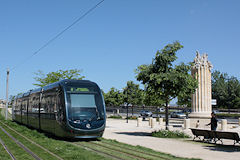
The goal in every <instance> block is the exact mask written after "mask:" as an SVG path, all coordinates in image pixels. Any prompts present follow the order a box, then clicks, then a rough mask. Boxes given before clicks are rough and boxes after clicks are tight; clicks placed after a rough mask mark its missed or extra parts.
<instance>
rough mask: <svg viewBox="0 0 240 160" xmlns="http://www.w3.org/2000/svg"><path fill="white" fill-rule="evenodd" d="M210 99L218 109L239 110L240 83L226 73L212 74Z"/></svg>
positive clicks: (216, 72) (217, 72)
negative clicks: (213, 100) (214, 101)
mask: <svg viewBox="0 0 240 160" xmlns="http://www.w3.org/2000/svg"><path fill="white" fill-rule="evenodd" d="M212 98H213V99H216V100H217V106H218V107H219V108H228V109H240V82H239V80H238V79H237V78H236V77H233V76H231V77H230V76H228V74H227V73H220V72H219V71H214V72H213V73H212Z"/></svg>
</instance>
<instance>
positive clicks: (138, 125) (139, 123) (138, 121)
mask: <svg viewBox="0 0 240 160" xmlns="http://www.w3.org/2000/svg"><path fill="white" fill-rule="evenodd" d="M141 123H142V118H138V119H137V127H140V125H141Z"/></svg>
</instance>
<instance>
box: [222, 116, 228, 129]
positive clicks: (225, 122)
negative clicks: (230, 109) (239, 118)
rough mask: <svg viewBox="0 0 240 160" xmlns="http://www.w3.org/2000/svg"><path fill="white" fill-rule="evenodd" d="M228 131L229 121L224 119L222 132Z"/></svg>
mask: <svg viewBox="0 0 240 160" xmlns="http://www.w3.org/2000/svg"><path fill="white" fill-rule="evenodd" d="M226 130H227V120H226V119H222V131H226Z"/></svg>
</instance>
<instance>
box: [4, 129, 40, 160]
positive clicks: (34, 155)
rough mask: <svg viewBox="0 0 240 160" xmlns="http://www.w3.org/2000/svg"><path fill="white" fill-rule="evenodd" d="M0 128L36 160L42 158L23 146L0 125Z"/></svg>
mask: <svg viewBox="0 0 240 160" xmlns="http://www.w3.org/2000/svg"><path fill="white" fill-rule="evenodd" d="M0 129H1V130H2V131H3V132H4V133H5V134H7V135H8V137H10V138H11V139H12V140H13V141H14V142H15V143H17V144H18V145H19V146H20V147H21V148H22V149H24V150H25V151H26V152H28V153H29V154H30V155H31V156H32V157H33V158H35V159H36V160H42V159H41V158H39V157H38V156H37V155H36V154H35V153H33V152H32V151H31V150H30V149H28V148H27V147H25V146H24V145H23V144H22V143H21V142H19V141H18V140H17V139H15V138H14V137H13V136H12V135H11V134H9V133H8V132H7V131H6V130H5V129H4V128H2V126H0Z"/></svg>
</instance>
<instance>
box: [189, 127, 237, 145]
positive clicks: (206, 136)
mask: <svg viewBox="0 0 240 160" xmlns="http://www.w3.org/2000/svg"><path fill="white" fill-rule="evenodd" d="M190 129H191V131H192V134H193V135H194V138H193V140H195V139H196V138H199V140H201V137H203V139H202V141H203V142H204V141H207V142H211V141H212V140H213V141H214V143H217V141H221V142H222V144H223V141H222V139H230V140H234V145H235V144H236V143H239V144H240V138H239V135H238V133H237V132H223V131H211V130H206V129H197V128H190Z"/></svg>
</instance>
